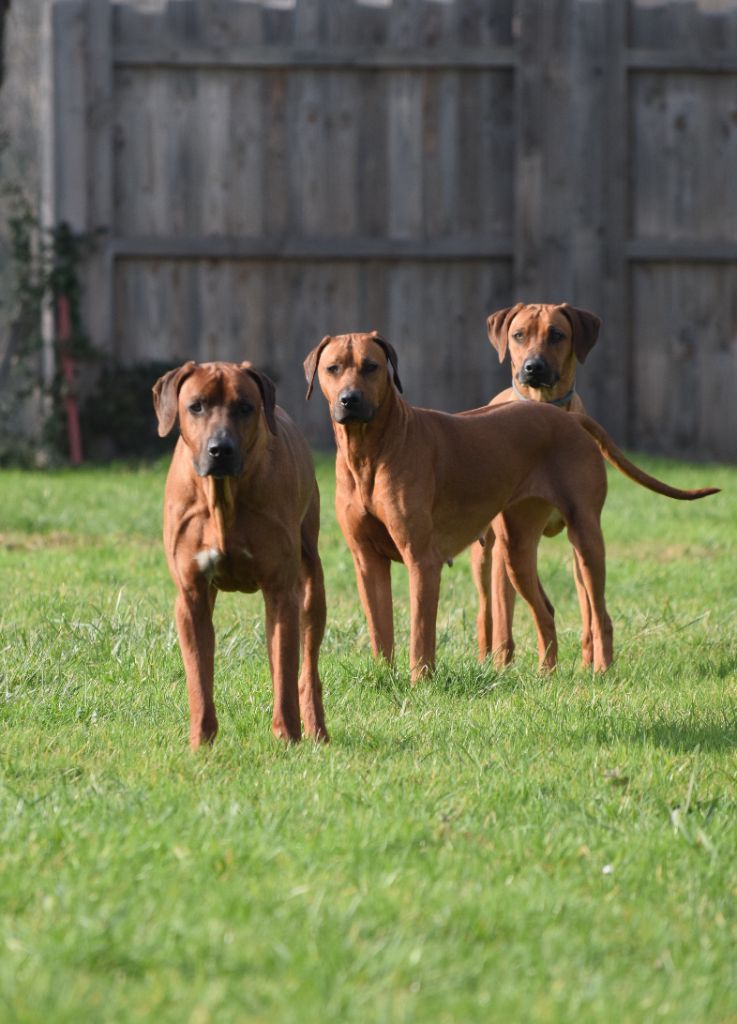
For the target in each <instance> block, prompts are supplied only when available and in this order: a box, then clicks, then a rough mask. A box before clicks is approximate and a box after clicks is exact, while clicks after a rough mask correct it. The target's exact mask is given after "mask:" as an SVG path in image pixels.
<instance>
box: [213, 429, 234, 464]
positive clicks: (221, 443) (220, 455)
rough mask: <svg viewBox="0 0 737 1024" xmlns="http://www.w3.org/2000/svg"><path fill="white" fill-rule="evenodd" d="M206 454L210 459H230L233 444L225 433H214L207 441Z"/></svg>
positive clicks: (232, 453) (232, 452)
mask: <svg viewBox="0 0 737 1024" xmlns="http://www.w3.org/2000/svg"><path fill="white" fill-rule="evenodd" d="M207 454H208V455H209V456H210V458H211V459H221V460H224V459H230V458H232V457H233V455H234V454H235V445H234V444H233V441H232V439H231V438H229V437H228V436H227V435H224V434H215V435H214V436H213V437H211V438H210V440H209V441H208V442H207Z"/></svg>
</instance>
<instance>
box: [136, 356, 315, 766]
mask: <svg viewBox="0 0 737 1024" xmlns="http://www.w3.org/2000/svg"><path fill="white" fill-rule="evenodd" d="M153 396H154V408H155V410H156V415H157V417H158V426H159V434H160V436H161V437H164V436H165V435H166V434H168V433H169V431H170V430H171V429H172V428H173V427H174V424H175V422H176V420H177V417H178V418H179V428H180V437H179V440H178V441H177V445H176V448H175V450H174V455H173V458H172V463H171V467H170V469H169V475H168V477H167V480H166V492H165V496H164V546H165V548H166V557H167V561H168V563H169V571H170V572H171V575H172V578H173V580H174V583H175V584H176V586H177V589H178V591H179V594H178V596H177V600H176V623H177V631H178V633H179V645H180V648H181V651H182V660H183V662H184V670H185V673H186V676H187V690H188V693H189V716H190V734H189V737H190V743H191V745H192V747H193V748H197V747H198V746H199V745H200V744H201V743H203V742H206V741H211V740H213V739H214V738H215V735H216V733H217V729H218V722H217V716H216V714H215V702H214V698H213V671H214V655H215V633H214V630H213V624H212V613H213V608H214V605H215V598H216V596H217V593H218V591H219V590H239V591H242V592H246V593H253V592H254V591H256V590H261V591H262V593H263V595H264V604H265V606H266V635H267V641H268V652H269V664H270V667H271V678H272V682H273V687H274V713H273V719H272V731H273V733H274V735H275V736H278V737H280V738H281V739H284V740H299V739H300V735H301V727H300V713H301V717H302V720H303V721H304V726H305V733H306V735H307V736H311V737H313V738H314V739H318V740H327V738H328V734H327V730H326V728H325V715H324V712H323V706H322V687H321V684H320V676H319V675H318V668H317V659H318V653H319V650H320V643H321V641H322V637H323V633H324V631H325V587H324V583H323V574H322V565H321V563H320V556H319V554H318V551H317V537H318V532H319V528H320V495H319V492H318V489H317V482H316V480H315V472H314V468H313V465H312V456H311V455H310V451H309V449H308V447H307V443H306V441H305V440H304V438H303V437H302V435H301V434H300V433H299V431H298V430H297V427H296V426H295V425H294V423H293V422H292V421H291V420H290V418H289V417H288V416H287V414H286V413H285V412H284V410H283V409H280V408H279V406H278V405H276V404H275V395H274V385H273V384H272V382H271V381H270V380H269V378H268V377H266V376H264V375H263V374H261V373H258V372H257V371H256V370H254V369H253V368H252V366H251V364H250V363H247V362H246V363H201V364H197V363H194V362H188V363H185V364H184V366H180V367H179V368H177V369H175V370H171V371H170V372H169V373H167V374H165V375H164V376H163V377H161V378H160V379H159V380H158V381H157V382H156V384H155V385H154V389H153ZM300 633H301V646H302V672H301V674H300V675H299V679H298V673H299V655H300Z"/></svg>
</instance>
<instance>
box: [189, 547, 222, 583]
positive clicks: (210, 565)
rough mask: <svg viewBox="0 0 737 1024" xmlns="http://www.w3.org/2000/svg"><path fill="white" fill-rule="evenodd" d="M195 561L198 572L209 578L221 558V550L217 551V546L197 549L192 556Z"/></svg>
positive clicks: (213, 573)
mask: <svg viewBox="0 0 737 1024" xmlns="http://www.w3.org/2000/svg"><path fill="white" fill-rule="evenodd" d="M194 559H195V562H197V565H198V566H199V569H200V572H201V573H202V574H203V575H204V576H206V577H207V579H208V580H211V579H212V578H213V576H214V575H215V573H216V572H217V568H218V566H219V565H220V563H221V562H222V560H223V553H222V551H218V549H217V548H204V549H203V550H202V551H198V552H197V554H196V555H195V556H194Z"/></svg>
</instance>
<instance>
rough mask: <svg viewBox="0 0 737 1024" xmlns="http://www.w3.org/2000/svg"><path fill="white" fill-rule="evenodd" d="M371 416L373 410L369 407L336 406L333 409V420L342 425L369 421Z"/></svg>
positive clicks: (372, 415) (372, 416)
mask: <svg viewBox="0 0 737 1024" xmlns="http://www.w3.org/2000/svg"><path fill="white" fill-rule="evenodd" d="M373 418H374V410H373V409H369V408H360V409H345V408H343V406H338V407H337V408H335V409H334V410H333V419H334V420H335V422H336V423H340V424H342V425H344V426H345V425H346V424H348V423H369V422H370V421H371V420H372V419H373Z"/></svg>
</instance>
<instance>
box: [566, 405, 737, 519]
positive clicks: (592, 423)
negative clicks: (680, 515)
mask: <svg viewBox="0 0 737 1024" xmlns="http://www.w3.org/2000/svg"><path fill="white" fill-rule="evenodd" d="M568 415H569V416H573V417H574V418H575V419H576V420H577V421H578V422H579V423H580V424H581V426H582V427H583V429H584V430H585V431H586V433H587V434H590V435H591V437H593V439H594V441H596V444H597V446H598V448H599V451H600V452H601V454H602V455H603V456H604V458H605V459H606V460H607V462H609V463H610V464H611V465H612V466H614V467H615V469H618V470H619V472H620V473H623V474H624V475H625V476H626V477H628V478H629V479H630V480H634V482H635V483H636V484H640V486H641V487H647V489H648V490H650V491H655V493H656V494H664V495H665V496H666V498H678V499H679V500H680V501H694V500H695V499H696V498H706V497H707V495H709V494H718V493H719V491H720V488H719V487H701V488H699V489H698V490H694V491H686V490H682V489H681V488H680V487H671V485H670V484H666V483H664V482H663V481H662V480H658V478H657V477H654V476H650V474H649V473H646V472H645V470H644V469H640V467H639V466H636V465H635V464H634V462H630V460H629V459H628V458H627V457H626V456H625V455H624V453H623V452H622V451H620V449H619V448H617V446H616V444H615V443H614V441H612V439H611V437H610V436H609V434H607V432H606V430H604V428H603V427H602V426H600V425H599V424H598V423H597V422H596V420H592V419H591V417H590V416H585V415H584V414H583V413H580V412H574V413H568Z"/></svg>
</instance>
